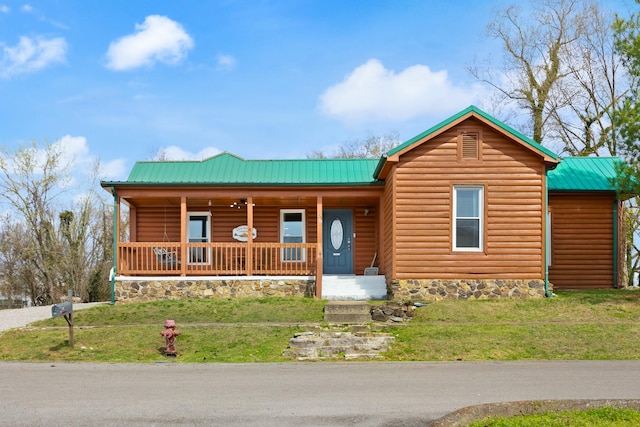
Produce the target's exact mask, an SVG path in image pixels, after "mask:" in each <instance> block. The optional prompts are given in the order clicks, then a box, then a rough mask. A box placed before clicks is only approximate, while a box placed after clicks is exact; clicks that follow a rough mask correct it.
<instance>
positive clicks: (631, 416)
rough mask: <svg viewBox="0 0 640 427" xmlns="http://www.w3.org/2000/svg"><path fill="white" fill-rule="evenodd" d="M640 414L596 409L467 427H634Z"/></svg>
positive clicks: (500, 420)
mask: <svg viewBox="0 0 640 427" xmlns="http://www.w3.org/2000/svg"><path fill="white" fill-rule="evenodd" d="M638 425H640V412H639V411H637V410H634V409H621V408H610V407H604V408H598V409H588V410H586V411H564V412H557V413H554V412H547V413H543V414H534V415H523V416H519V417H511V418H487V419H484V420H481V421H477V422H474V423H472V424H470V425H469V426H468V427H539V426H545V427H636V426H638Z"/></svg>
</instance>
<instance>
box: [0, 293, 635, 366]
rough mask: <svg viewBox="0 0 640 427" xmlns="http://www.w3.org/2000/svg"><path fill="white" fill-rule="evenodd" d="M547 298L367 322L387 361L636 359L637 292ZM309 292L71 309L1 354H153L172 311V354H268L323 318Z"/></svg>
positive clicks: (138, 358) (128, 357)
mask: <svg viewBox="0 0 640 427" xmlns="http://www.w3.org/2000/svg"><path fill="white" fill-rule="evenodd" d="M557 294H558V296H557V297H554V298H546V299H530V300H525V299H518V300H481V301H441V302H434V303H429V304H428V305H427V306H425V307H420V308H418V309H417V310H416V316H415V318H414V320H412V321H411V322H408V323H405V324H401V325H382V326H381V325H377V324H376V325H375V326H376V327H378V328H382V329H383V331H385V332H388V333H391V334H393V335H394V336H395V337H396V342H395V344H394V345H393V346H392V349H391V350H390V351H389V352H388V353H386V354H385V355H384V359H385V360H389V361H394V360H422V361H436V360H437V361H449V360H535V359H544V360H551V359H556V360H557V359H567V360H571V359H573V360H578V359H600V360H605V359H640V346H638V345H637V343H638V342H639V341H640V291H630V290H606V291H588V292H587V291H584V292H557ZM325 303H326V302H325V301H318V300H315V299H311V298H290V299H287V298H266V299H229V300H178V301H158V302H150V303H140V304H127V305H115V306H110V305H105V306H99V307H95V308H91V309H87V310H81V311H78V312H76V313H75V315H74V319H75V325H76V327H75V347H74V348H73V349H71V348H69V347H68V342H67V340H68V328H67V324H66V322H65V321H64V319H62V318H57V319H48V320H45V321H42V322H37V323H35V324H33V325H31V327H29V328H25V329H16V330H11V331H6V332H5V333H3V334H2V339H3V346H2V348H0V360H29V361H62V360H66V361H115V362H153V361H157V360H161V359H163V356H162V349H163V338H162V337H161V335H160V332H161V331H162V329H163V324H164V321H165V320H166V319H169V318H171V319H175V320H176V323H177V329H178V330H179V331H180V332H181V335H180V336H179V337H178V338H177V349H178V354H179V357H178V358H177V359H176V361H177V362H205V363H206V362H276V361H285V360H288V359H285V358H283V357H282V355H281V354H282V351H283V350H284V349H286V347H287V343H288V340H289V338H292V337H293V334H294V333H295V332H299V331H304V330H307V329H308V328H309V327H310V326H311V325H320V326H326V325H324V324H323V307H324V304H325Z"/></svg>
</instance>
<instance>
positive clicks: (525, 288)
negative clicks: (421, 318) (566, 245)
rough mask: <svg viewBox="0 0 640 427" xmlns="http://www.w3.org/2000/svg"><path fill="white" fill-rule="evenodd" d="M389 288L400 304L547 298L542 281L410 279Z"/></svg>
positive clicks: (389, 285)
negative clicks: (445, 300)
mask: <svg viewBox="0 0 640 427" xmlns="http://www.w3.org/2000/svg"><path fill="white" fill-rule="evenodd" d="M387 287H388V297H389V299H390V300H397V301H407V300H408V301H439V300H444V299H494V298H542V297H544V296H545V290H544V280H539V279H519V280H517V279H447V280H441V279H420V280H416V279H409V280H392V281H391V283H390V284H388V285H387ZM549 291H551V285H549Z"/></svg>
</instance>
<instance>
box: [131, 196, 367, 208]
mask: <svg viewBox="0 0 640 427" xmlns="http://www.w3.org/2000/svg"><path fill="white" fill-rule="evenodd" d="M248 197H249V196H247V195H245V196H241V197H228V196H225V197H216V196H212V197H211V198H208V197H187V205H188V206H211V207H228V206H231V205H233V204H234V203H241V200H242V201H244V200H246V199H247V198H248ZM122 200H123V202H125V203H126V204H127V205H130V206H135V207H137V206H180V197H124V198H123V199H122ZM322 200H323V205H326V206H336V207H350V206H355V205H359V206H363V205H370V206H376V205H377V203H378V197H372V196H360V197H343V196H340V195H339V194H336V195H331V196H323V198H322ZM316 202H317V199H316V197H315V196H314V197H309V196H281V197H278V196H269V197H265V196H260V197H253V204H254V205H255V206H256V207H259V206H276V207H279V206H282V207H292V206H315V205H316Z"/></svg>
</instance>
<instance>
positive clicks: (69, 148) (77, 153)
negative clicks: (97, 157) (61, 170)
mask: <svg viewBox="0 0 640 427" xmlns="http://www.w3.org/2000/svg"><path fill="white" fill-rule="evenodd" d="M53 145H54V146H55V147H56V149H57V150H59V152H60V153H61V154H62V158H61V160H62V164H68V165H74V164H76V163H87V162H90V161H91V158H90V157H89V146H88V145H87V138H85V137H84V136H71V135H65V136H63V137H62V138H60V139H59V140H57V141H56V142H55V143H54V144H53Z"/></svg>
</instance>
